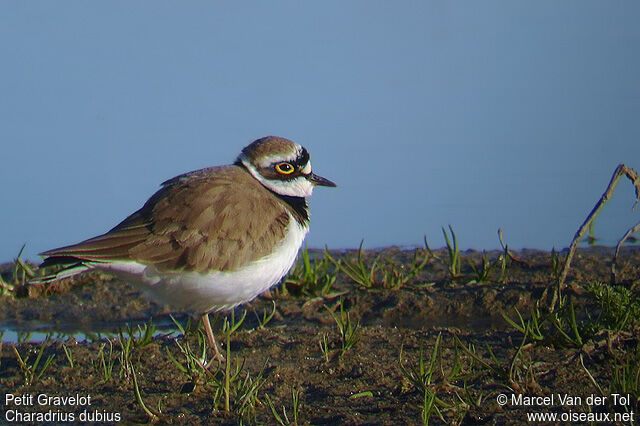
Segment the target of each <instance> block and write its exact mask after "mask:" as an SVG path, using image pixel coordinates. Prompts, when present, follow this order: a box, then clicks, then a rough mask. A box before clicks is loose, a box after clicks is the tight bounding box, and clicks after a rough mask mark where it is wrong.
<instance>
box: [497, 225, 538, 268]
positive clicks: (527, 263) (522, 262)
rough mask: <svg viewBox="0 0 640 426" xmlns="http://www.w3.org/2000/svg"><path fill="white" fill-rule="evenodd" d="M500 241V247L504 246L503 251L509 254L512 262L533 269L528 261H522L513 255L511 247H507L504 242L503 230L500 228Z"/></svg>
mask: <svg viewBox="0 0 640 426" xmlns="http://www.w3.org/2000/svg"><path fill="white" fill-rule="evenodd" d="M498 240H500V245H501V246H502V251H504V252H506V253H507V256H509V259H511V260H512V261H514V262H516V263H519V264H521V265H524V266H526V267H527V268H531V264H530V263H529V262H527V261H526V260H522V259H520V258H519V257H517V256H515V255H514V254H513V253H511V250H509V247H507V245H506V244H505V243H504V241H503V240H502V229H500V228H498Z"/></svg>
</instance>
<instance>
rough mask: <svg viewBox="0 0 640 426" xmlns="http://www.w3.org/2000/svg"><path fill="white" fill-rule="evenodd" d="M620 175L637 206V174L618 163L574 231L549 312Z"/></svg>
mask: <svg viewBox="0 0 640 426" xmlns="http://www.w3.org/2000/svg"><path fill="white" fill-rule="evenodd" d="M622 175H626V176H627V177H628V178H629V180H630V181H631V183H633V186H634V187H635V190H636V202H635V204H634V205H633V208H635V206H636V205H637V204H638V201H639V200H640V180H639V179H638V173H637V172H636V171H635V170H633V169H631V168H629V167H627V166H625V165H624V164H622V163H620V164H618V167H616V169H615V171H614V172H613V176H611V181H610V182H609V185H607V189H606V190H605V191H604V193H603V194H602V197H600V199H599V200H598V202H597V203H596V205H595V206H594V207H593V209H592V210H591V212H590V213H589V215H588V216H587V218H586V219H585V221H584V222H583V223H582V225H581V226H580V228H578V231H576V234H575V236H574V237H573V241H571V246H570V247H569V253H567V258H566V259H565V262H564V266H563V267H562V271H561V272H560V276H559V277H558V283H557V286H556V289H555V291H554V292H553V298H552V299H551V304H550V305H549V311H550V312H553V311H554V310H555V308H556V303H557V302H558V298H559V297H560V294H561V292H562V290H563V288H564V281H565V280H566V278H567V273H568V272H569V267H570V266H571V260H572V259H573V255H574V254H575V252H576V248H577V246H578V243H579V242H580V240H581V239H582V236H583V235H584V233H585V231H586V230H587V228H589V224H591V222H592V221H593V219H594V218H595V217H596V215H597V214H598V212H599V211H600V209H601V208H602V207H603V206H604V204H605V203H606V202H607V201H608V200H609V198H611V194H612V193H613V189H614V188H615V186H616V184H617V183H618V179H620V177H621V176H622Z"/></svg>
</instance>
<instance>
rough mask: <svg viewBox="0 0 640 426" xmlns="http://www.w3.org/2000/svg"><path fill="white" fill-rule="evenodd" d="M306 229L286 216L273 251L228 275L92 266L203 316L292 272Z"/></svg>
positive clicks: (230, 305)
mask: <svg viewBox="0 0 640 426" xmlns="http://www.w3.org/2000/svg"><path fill="white" fill-rule="evenodd" d="M308 230H309V228H308V227H306V226H301V225H300V224H299V223H298V221H296V220H295V219H294V218H293V216H291V215H289V225H288V226H287V231H286V234H285V238H284V239H283V240H282V241H281V242H280V243H278V244H277V245H276V247H275V249H274V251H273V252H272V253H271V254H269V255H267V256H265V257H263V258H260V259H258V260H256V261H254V262H252V263H250V264H248V265H245V266H243V267H242V268H240V269H237V270H235V271H231V272H224V271H210V272H205V273H200V272H160V271H158V270H157V269H156V268H155V267H153V266H146V265H143V264H140V263H138V262H113V263H110V264H101V265H95V267H97V268H100V269H105V270H108V271H110V272H113V273H115V274H116V275H117V276H119V277H121V278H122V279H125V280H127V281H130V282H133V283H134V284H137V285H138V286H139V287H141V288H142V290H143V291H145V293H148V294H149V295H150V296H151V297H152V298H154V299H156V300H157V301H158V302H160V303H165V304H167V305H169V306H171V307H173V308H177V309H187V310H190V311H193V312H196V313H205V312H212V311H220V310H227V309H231V308H233V307H234V306H236V305H238V304H240V303H243V302H248V301H250V300H252V299H253V298H255V297H256V296H258V295H259V294H260V293H262V292H264V291H265V290H267V289H268V288H269V287H271V286H272V285H274V284H276V283H278V282H279V281H280V280H281V279H282V277H283V276H284V275H285V274H286V273H287V272H288V271H289V269H291V266H293V262H294V261H295V259H296V256H297V254H298V250H299V249H300V246H301V245H302V241H303V240H304V237H305V235H306V234H307V232H308Z"/></svg>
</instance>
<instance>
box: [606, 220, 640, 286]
mask: <svg viewBox="0 0 640 426" xmlns="http://www.w3.org/2000/svg"><path fill="white" fill-rule="evenodd" d="M638 231H640V222H638V223H636V224H635V225H634V226H632V227H631V228H629V229H628V230H627V232H626V233H625V234H624V235H623V236H622V238H620V241H618V244H617V245H616V252H615V253H614V254H613V259H611V285H614V284H615V283H616V282H617V281H618V279H617V277H616V274H617V271H616V262H617V261H618V254H620V247H622V244H624V242H625V241H627V238H629V237H630V236H631V234H635V233H636V232H638Z"/></svg>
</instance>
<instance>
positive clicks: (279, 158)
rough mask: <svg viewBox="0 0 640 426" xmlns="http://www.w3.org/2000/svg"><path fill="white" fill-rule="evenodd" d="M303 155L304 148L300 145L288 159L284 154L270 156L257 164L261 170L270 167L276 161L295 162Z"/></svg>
mask: <svg viewBox="0 0 640 426" xmlns="http://www.w3.org/2000/svg"><path fill="white" fill-rule="evenodd" d="M301 153H302V147H301V146H300V145H296V149H294V150H293V152H292V153H291V154H290V155H288V156H286V157H285V156H284V155H283V154H273V155H268V156H266V157H263V158H261V159H260V160H259V161H257V162H256V163H257V165H258V167H260V168H263V167H269V166H270V165H272V164H273V163H275V162H276V161H293V160H295V159H296V158H298V157H299V156H300V154H301Z"/></svg>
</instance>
